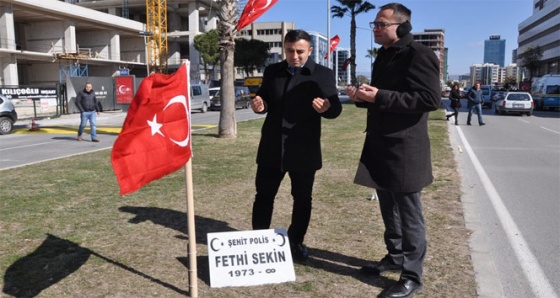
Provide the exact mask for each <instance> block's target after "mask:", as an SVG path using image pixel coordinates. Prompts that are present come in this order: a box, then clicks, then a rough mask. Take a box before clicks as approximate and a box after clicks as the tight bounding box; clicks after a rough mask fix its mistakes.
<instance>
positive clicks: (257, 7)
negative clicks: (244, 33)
mask: <svg viewBox="0 0 560 298" xmlns="http://www.w3.org/2000/svg"><path fill="white" fill-rule="evenodd" d="M276 2H278V0H249V1H247V4H246V5H245V8H243V13H242V14H241V16H240V17H239V21H237V31H239V30H241V29H243V27H245V26H247V25H249V24H251V23H252V22H254V21H255V20H256V19H258V18H259V17H260V16H262V15H263V14H264V13H265V12H266V11H267V10H268V9H269V8H270V7H271V6H272V5H274V4H276Z"/></svg>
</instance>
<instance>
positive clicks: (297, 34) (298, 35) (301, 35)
mask: <svg viewBox="0 0 560 298" xmlns="http://www.w3.org/2000/svg"><path fill="white" fill-rule="evenodd" d="M301 39H303V40H306V41H308V42H309V43H311V36H310V35H309V33H307V32H305V31H303V30H290V31H288V33H286V36H284V42H296V41H298V40H301Z"/></svg>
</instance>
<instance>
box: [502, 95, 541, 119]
mask: <svg viewBox="0 0 560 298" xmlns="http://www.w3.org/2000/svg"><path fill="white" fill-rule="evenodd" d="M533 108H534V102H533V98H532V97H531V94H529V93H527V92H506V93H505V94H504V95H502V96H500V97H499V98H498V99H497V101H496V104H495V105H494V112H496V114H500V115H503V114H506V113H518V114H521V115H522V114H527V116H531V115H532V114H533Z"/></svg>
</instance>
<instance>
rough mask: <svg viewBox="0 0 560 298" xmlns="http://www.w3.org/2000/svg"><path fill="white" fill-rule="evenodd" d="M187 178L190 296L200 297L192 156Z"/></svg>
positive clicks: (187, 166) (186, 170) (188, 163)
mask: <svg viewBox="0 0 560 298" xmlns="http://www.w3.org/2000/svg"><path fill="white" fill-rule="evenodd" d="M185 180H186V185H187V222H188V238H189V250H188V259H189V296H190V297H195V298H196V297H198V274H197V265H196V257H197V256H196V232H195V225H194V199H193V181H192V157H191V158H190V159H189V161H188V162H187V165H186V166H185Z"/></svg>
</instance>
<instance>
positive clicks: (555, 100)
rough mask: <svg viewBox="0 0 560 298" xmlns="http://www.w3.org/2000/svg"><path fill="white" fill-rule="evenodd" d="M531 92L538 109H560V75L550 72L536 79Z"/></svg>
mask: <svg viewBox="0 0 560 298" xmlns="http://www.w3.org/2000/svg"><path fill="white" fill-rule="evenodd" d="M531 94H533V100H534V101H535V109H536V110H558V109H560V75H558V74H548V75H544V76H542V77H541V78H537V79H535V81H534V83H533V86H532V90H531Z"/></svg>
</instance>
